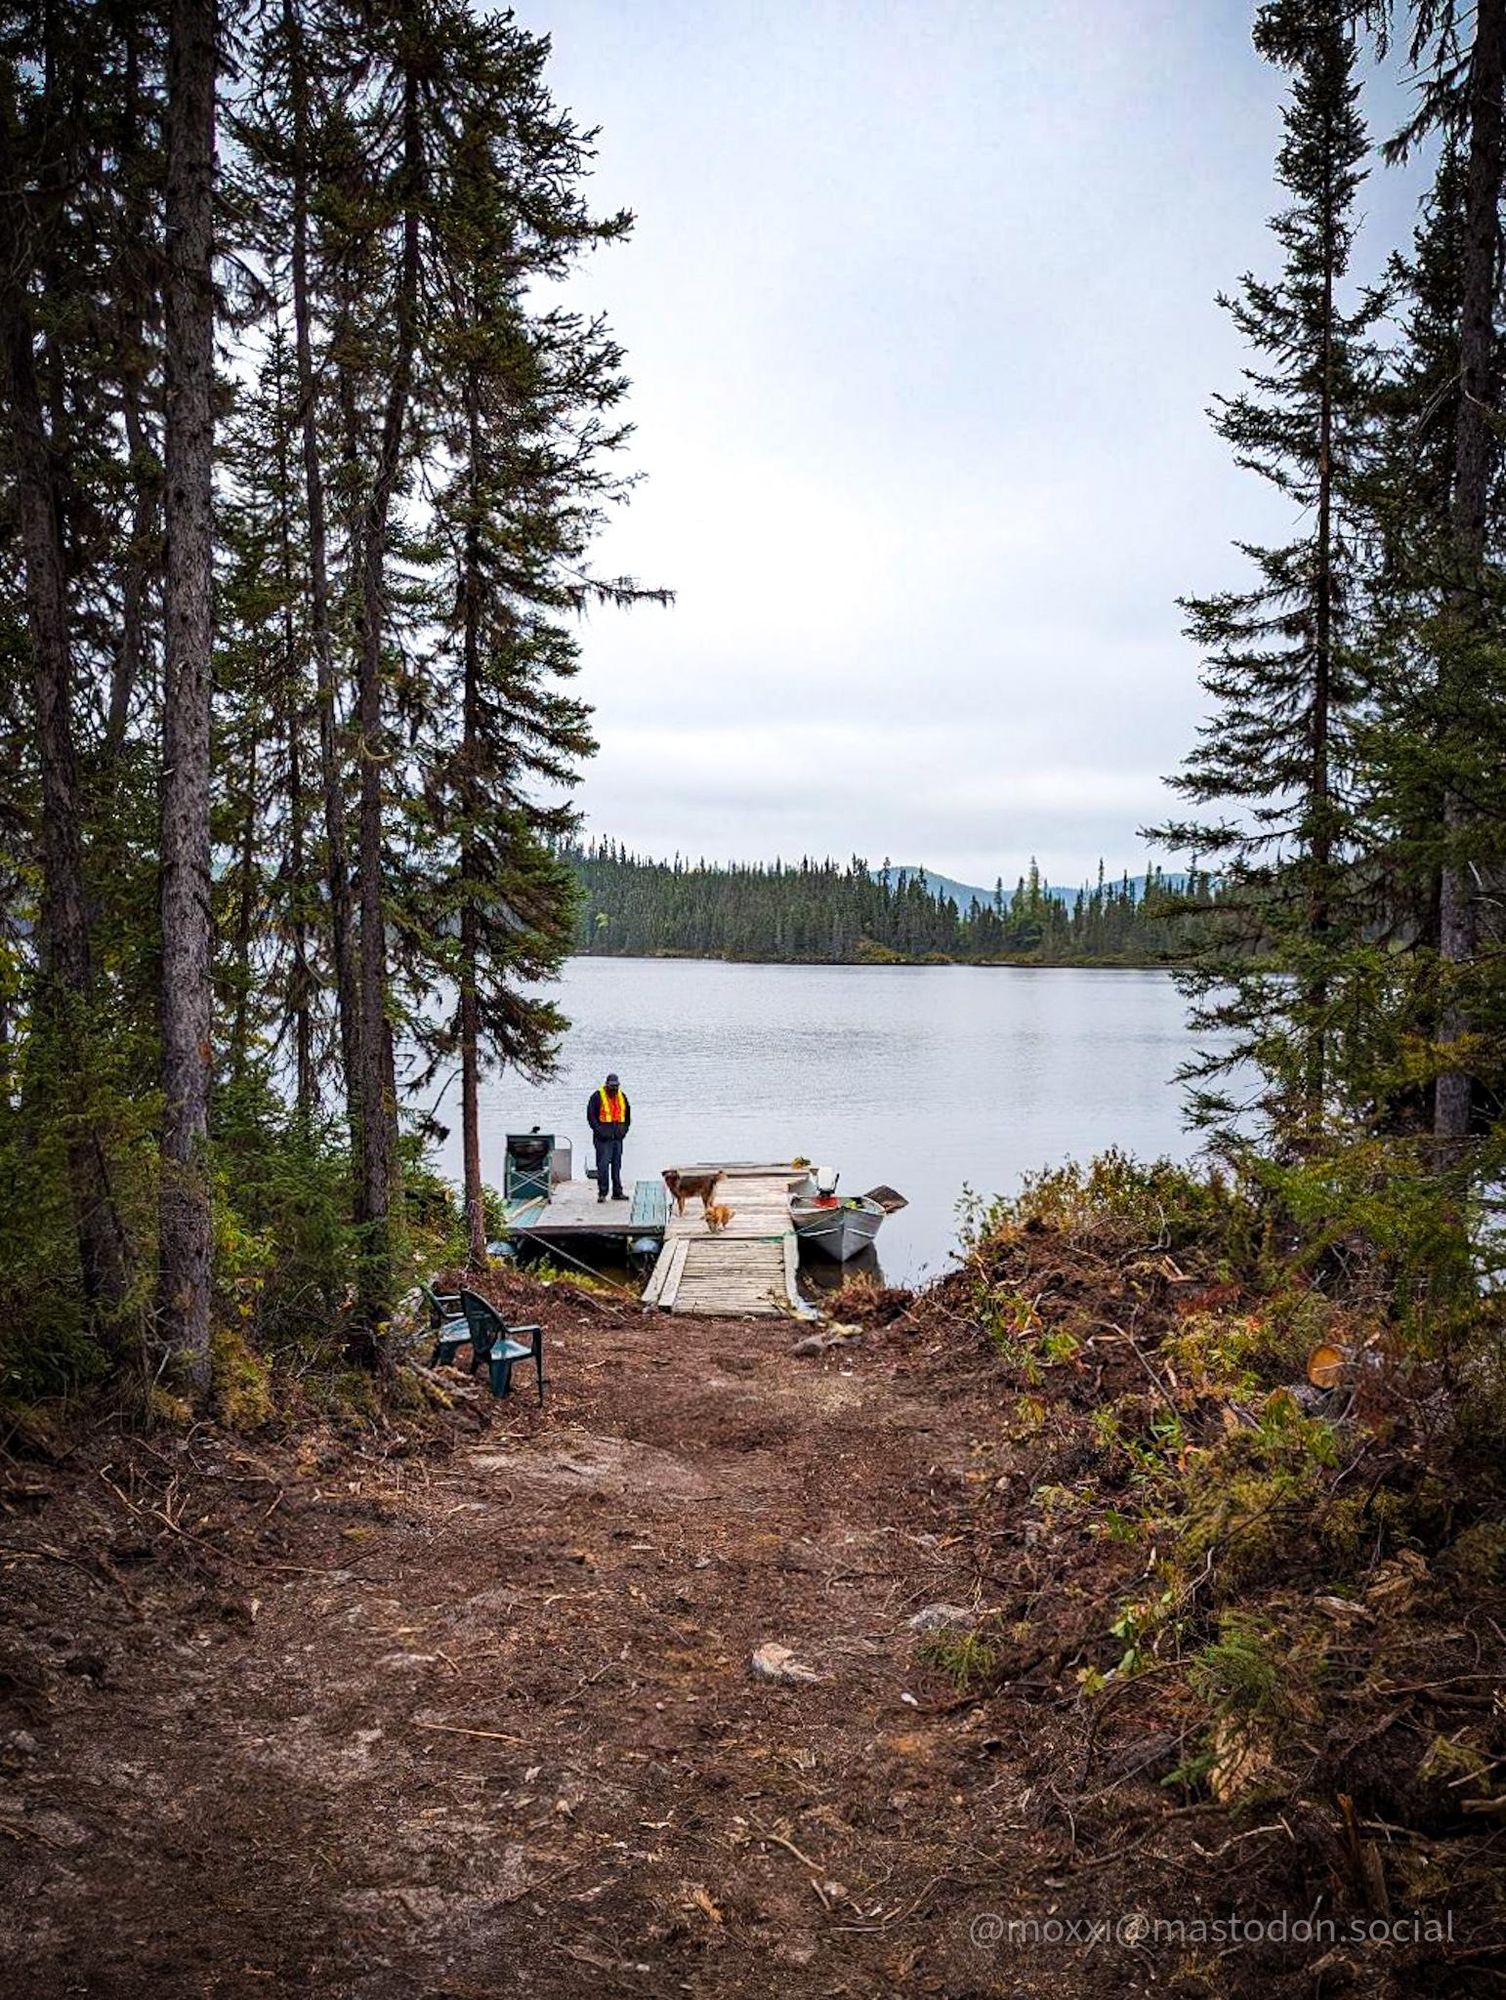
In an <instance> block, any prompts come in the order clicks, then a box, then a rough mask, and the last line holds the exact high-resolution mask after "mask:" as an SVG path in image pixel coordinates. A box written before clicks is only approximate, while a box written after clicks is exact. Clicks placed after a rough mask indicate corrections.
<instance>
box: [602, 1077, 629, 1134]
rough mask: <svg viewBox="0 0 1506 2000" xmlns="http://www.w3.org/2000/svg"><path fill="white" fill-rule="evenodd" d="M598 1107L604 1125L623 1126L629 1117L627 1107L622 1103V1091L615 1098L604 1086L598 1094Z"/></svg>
mask: <svg viewBox="0 0 1506 2000" xmlns="http://www.w3.org/2000/svg"><path fill="white" fill-rule="evenodd" d="M596 1106H597V1112H598V1115H599V1116H600V1118H601V1122H602V1124H603V1125H621V1124H622V1122H623V1121H624V1119H625V1118H626V1117H627V1106H626V1105H625V1104H624V1103H623V1101H622V1092H621V1091H620V1090H619V1091H618V1092H617V1094H616V1096H615V1097H614V1096H612V1094H611V1093H610V1092H609V1091H608V1090H607V1089H606V1088H605V1086H603V1088H602V1089H600V1090H598V1091H597V1093H596Z"/></svg>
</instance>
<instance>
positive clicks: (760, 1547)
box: [0, 1312, 1073, 2000]
mask: <svg viewBox="0 0 1506 2000" xmlns="http://www.w3.org/2000/svg"><path fill="white" fill-rule="evenodd" d="M791 1340H792V1334H791V1331H790V1329H789V1328H788V1327H787V1326H785V1325H783V1324H780V1323H774V1324H771V1323H767V1322H762V1323H760V1322H754V1321H748V1322H740V1323H715V1322H696V1321H678V1320H677V1321H674V1322H673V1323H671V1322H669V1321H666V1320H662V1319H645V1318H643V1317H642V1316H641V1315H638V1314H631V1315H629V1314H617V1313H615V1312H593V1313H591V1314H586V1313H584V1312H581V1313H579V1315H578V1316H577V1317H576V1318H574V1319H573V1320H572V1323H571V1324H570V1325H569V1327H568V1329H567V1330H566V1331H564V1332H562V1333H558V1334H556V1335H555V1337H554V1339H553V1341H552V1344H551V1354H550V1359H551V1363H552V1368H553V1379H552V1382H551V1394H550V1399H549V1403H548V1407H547V1410H546V1411H545V1412H544V1413H538V1412H537V1411H536V1409H535V1408H534V1406H533V1404H532V1395H531V1384H530V1383H526V1382H525V1381H524V1378H523V1376H522V1373H521V1372H520V1375H519V1378H518V1382H519V1388H518V1393H516V1394H515V1395H514V1397H513V1399H512V1401H511V1402H510V1403H508V1404H502V1405H499V1406H496V1409H495V1411H494V1410H493V1409H492V1407H491V1406H490V1402H489V1399H487V1400H486V1401H485V1402H479V1401H478V1403H477V1404H476V1405H475V1406H474V1411H472V1409H470V1408H466V1409H462V1410H461V1411H458V1412H457V1413H456V1415H455V1417H454V1419H453V1420H451V1421H450V1423H449V1424H448V1425H447V1427H446V1431H445V1434H444V1435H443V1436H442V1437H441V1438H440V1439H439V1440H437V1441H436V1440H434V1439H432V1438H427V1439H424V1440H418V1439H415V1440H414V1441H413V1443H412V1446H411V1449H406V1450H405V1444H404V1441H403V1440H401V1439H398V1440H396V1441H395V1440H394V1439H393V1438H392V1437H391V1436H389V1437H387V1438H386V1439H385V1440H379V1439H377V1438H373V1439H372V1440H371V1441H369V1442H368V1443H366V1444H365V1445H364V1446H363V1445H360V1444H352V1443H349V1442H337V1441H335V1440H333V1439H332V1438H330V1437H328V1436H325V1437H324V1438H323V1439H321V1440H319V1441H317V1442H314V1443H309V1442H307V1441H305V1444H304V1447H303V1449H302V1451H301V1453H295V1452H293V1451H291V1450H290V1448H288V1447H266V1448H262V1447H259V1446H257V1445H254V1444H246V1443H243V1442H240V1441H236V1440H233V1439H227V1438H224V1437H219V1436H216V1435H214V1434H212V1433H208V1432H200V1433H197V1434H196V1435H195V1436H193V1437H191V1438H190V1439H189V1440H187V1441H186V1443H177V1442H168V1443H166V1444H163V1443H161V1442H158V1443H157V1444H155V1445H153V1446H152V1447H151V1448H150V1450H148V1449H147V1448H146V1447H144V1446H132V1445H130V1444H128V1443H126V1442H124V1441H122V1440H121V1439H120V1438H118V1437H111V1436H108V1435H107V1436H104V1437H101V1438H96V1439H95V1440H94V1441H93V1443H92V1444H91V1445H90V1446H88V1447H87V1449H86V1450H85V1451H84V1453H83V1454H82V1458H83V1460H84V1461H85V1462H83V1463H80V1455H77V1454H76V1455H75V1458H74V1460H73V1461H72V1462H71V1463H70V1464H69V1466H68V1468H67V1471H66V1478H64V1477H62V1476H60V1475H58V1474H56V1473H51V1474H48V1475H46V1476H44V1477H42V1478H40V1479H38V1478H32V1479H30V1480H29V1481H28V1480H24V1479H23V1480H20V1481H18V1482H17V1483H16V1484H15V1485H14V1486H13V1488H12V1490H11V1495H10V1504H9V1508H8V1515H7V1518H6V1519H5V1520H4V1521H0V1537H3V1541H4V1545H5V1546H4V1549H3V1551H0V1564H3V1565H4V1568H3V1575H4V1579H5V1590H6V1597H7V1602H8V1610H7V1615H6V1627H7V1631H6V1636H5V1646H4V1652H3V1655H0V1665H3V1673H4V1681H3V1685H4V1690H5V1696H6V1707H7V1709H8V1710H9V1711H10V1713H9V1715H8V1717H7V1726H8V1727H9V1728H10V1729H11V1730H12V1731H15V1732H18V1733H14V1734H12V1735H10V1736H9V1737H8V1739H7V1742H6V1745H5V1748H4V1750H3V1751H0V1756H3V1761H4V1775H3V1778H0V1834H3V1835H4V1836H5V1838H4V1842H3V1846H4V1848H5V1850H6V1851H5V1852H4V1853H3V1855H0V1865H3V1867H4V1870H5V1874H6V1876H8V1878H9V1880H8V1885H7V1886H8V1895H7V1897H6V1912H7V1913H6V1915H5V1916H4V1918H3V1928H0V1957H3V1958H4V1960H5V1961H7V1962H8V1963H9V1965H10V1968H11V1973H10V1978H11V1981H12V1983H11V1985H10V1987H9V1989H8V1990H9V1991H12V1992H15V1993H18V1994H21V1993H24V1994H26V1995H29V1996H35V2000H43V1996H52V1995H64V1994H89V1995H91V1996H93V1995H99V1996H106V1995H109V1996H113V1995H121V1996H124V1995H137V1994H154V1995H162V1996H166V1995H173V1994H200V1993H204V1994H209V1993H214V1994H237V1995H238V1994H277V1993H305V1992H319V1993H321V1994H326V1995H352V1996H355V1995H360V1996H363V2000H365V1996H370V2000H377V1996H388V1995H409V1994H420V1993H421V1994H432V1995H436V1996H437V1995H454V1996H462V1995H482V1994H486V1995H494V1994H497V1993H499V1992H506V1993H518V1992H530V1993H538V1994H541V1995H552V1994H580V1993H586V1992H591V1993H611V1994H616V1993H632V1994H656V1995H657V1994H663V1993H674V1992H683V1993H690V1994H712V1993H714V1994H742V1993H749V1994H752V1993H757V1994H760V1995H769V1994H785V1993H789V1994H796V1993H801V1994H803V1993H811V1992H821V1993H834V1994H835V1993H851V1994H869V1993H873V1992H876V1991H884V1990H888V1989H889V1988H891V1987H897V1986H900V1985H905V1986H910V1985H912V1984H913V1987H914V1990H917V1991H935V1992H943V1991H944V1992H947V1993H954V1994H960V1993H967V1992H984V1991H1008V1990H1011V1989H1012V1985H1013V1982H1012V1981H1009V1982H1005V1983H1003V1984H996V1983H995V1974H996V1971H997V1968H996V1967H995V1965H994V1963H993V1961H992V1959H991V1958H990V1957H989V1956H988V1955H987V1954H980V1952H979V1951H977V1950H976V1949H975V1948H974V1947H973V1946H972V1945H971V1943H970V1942H969V1938H968V1919H969V1917H970V1916H971V1915H973V1914H975V1913H976V1912H978V1911H980V1910H986V1909H990V1908H992V1907H994V1906H995V1905H996V1904H998V1902H999V1900H1000V1899H1001V1898H1006V1899H1007V1902H1008V1905H1009V1906H1010V1907H1011V1908H1012V1907H1014V1906H1015V1904H1016V1903H1017V1902H1018V1901H1019V1900H1020V1897H1021V1893H1022V1890H1023V1888H1024V1886H1025V1885H1024V1883H1023V1882H1022V1878H1021V1869H1022V1865H1023V1866H1028V1865H1029V1859H1030V1858H1029V1856H1028V1855H1025V1854H1022V1851H1021V1847H1020V1843H1019V1840H1018V1838H1017V1837H1016V1838H1013V1839H1012V1838H1011V1834H1010V1825H1011V1820H1012V1819H1013V1818H1016V1817H1017V1811H1016V1809H1017V1807H1018V1795H1017V1794H1018V1788H1017V1787H1015V1786H1014V1785H1012V1784H1011V1782H1010V1778H1009V1772H1008V1768H1007V1765H1000V1764H999V1761H998V1757H999V1751H1000V1747H1001V1746H1000V1745H999V1744H998V1742H997V1741H995V1740H992V1739H990V1738H989V1736H988V1731H987V1729H986V1727H985V1726H984V1724H983V1723H982V1722H981V1721H980V1719H979V1717H978V1715H977V1714H976V1713H975V1712H974V1710H973V1709H972V1708H971V1706H970V1705H968V1704H962V1705H961V1706H959V1705H958V1704H957V1703H956V1701H955V1699H954V1697H953V1692H952V1689H951V1686H950V1684H949V1683H947V1682H946V1681H945V1680H941V1681H939V1682H938V1678H937V1676H936V1675H935V1674H934V1673H930V1672H927V1671H926V1670H924V1669H923V1668H921V1669H917V1666H916V1663H915V1661H914V1652H915V1646H916V1643H917V1642H916V1637H915V1635H914V1634H913V1633H912V1632H911V1631H909V1629H908V1628H907V1625H906V1619H907V1617H908V1615H909V1614H911V1613H912V1612H913V1611H914V1610H915V1609H916V1608H917V1607H918V1606H921V1605H923V1604H926V1603H928V1602H931V1601H933V1600H937V1599H943V1598H949V1599H954V1600H956V1599H961V1600H962V1601H963V1602H971V1601H973V1600H974V1599H975V1598H976V1596H977V1590H976V1580H975V1577H974V1575H973V1573H972V1568H971V1562H970V1560H969V1559H968V1558H967V1556H966V1554H965V1551H963V1550H961V1549H956V1550H954V1549H952V1548H950V1547H949V1546H948V1544H947V1541H946V1539H945V1538H944V1537H943V1536H942V1535H940V1534H939V1533H938V1522H937V1515H936V1511H935V1507H934V1504H933V1501H932V1489H933V1486H934V1485H935V1483H936V1481H937V1480H938V1479H939V1480H940V1481H941V1483H942V1484H943V1485H945V1484H946V1483H947V1482H948V1481H958V1480H963V1479H965V1478H966V1476H967V1472H968V1469H969V1468H968V1441H967V1439H966V1438H965V1437H963V1436H959V1435H958V1433H957V1430H956V1425H955V1421H954V1420H953V1419H952V1418H951V1417H950V1416H949V1415H948V1414H947V1413H945V1412H943V1411H942V1410H940V1409H938V1407H937V1406H936V1405H935V1403H934V1402H933V1401H931V1400H929V1399H927V1398H925V1397H923V1396H921V1395H920V1394H918V1393H909V1392H907V1390H906V1389H905V1387H904V1386H903V1385H902V1384H901V1383H899V1382H897V1381H896V1377H895V1372H894V1368H893V1366H892V1364H886V1362H885V1361H884V1360H882V1359H880V1358H877V1357H875V1356H873V1355H872V1354H868V1355H864V1354H862V1353H861V1352H859V1354H858V1355H857V1356H856V1357H844V1356H838V1357H822V1358H820V1359H817V1360H815V1361H811V1360H803V1361H791V1360H790V1359H789V1348H790V1345H791ZM482 1423H484V1424H485V1425H486V1428H485V1429H484V1431H483V1430H482V1429H481V1428H480V1425H481V1424H482ZM767 1641H773V1642H776V1643H779V1644H782V1645H785V1646H788V1647H789V1648H791V1649H792V1651H793V1653H794V1654H795V1655H796V1657H797V1658H798V1659H799V1660H800V1661H802V1662H806V1663H808V1664H809V1665H810V1666H811V1667H812V1668H813V1669H814V1670H815V1671H816V1672H817V1673H818V1674H819V1675H820V1679H819V1680H817V1681H815V1682H812V1683H809V1684H806V1685H802V1686H799V1687H780V1686H770V1685H764V1684H760V1683H758V1682H756V1681H755V1680H754V1679H753V1678H752V1676H751V1674H750V1671H749V1659H750V1655H751V1653H752V1652H753V1650H754V1648H755V1647H757V1646H759V1645H761V1644H763V1643H764V1642H767ZM1047 1900H1049V1894H1048V1897H1047ZM1020 1990H1025V1989H1023V1988H1021V1989H1020ZM1030 1990H1034V1991H1041V1990H1046V1989H1045V1988H1043V1987H1042V1985H1041V1984H1040V1983H1039V1980H1037V1981H1035V1982H1033V1983H1032V1985H1031V1987H1030ZM1061 1990H1063V1991H1069V1990H1073V1988H1072V1983H1071V1982H1070V1981H1067V1982H1066V1983H1065V1984H1064V1985H1063V1987H1062V1989H1061Z"/></svg>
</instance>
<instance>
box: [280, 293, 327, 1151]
mask: <svg viewBox="0 0 1506 2000" xmlns="http://www.w3.org/2000/svg"><path fill="white" fill-rule="evenodd" d="M286 355H287V347H286V343H285V339H284V335H283V326H282V312H281V308H280V307H279V309H278V315H277V328H276V343H275V348H274V357H275V363H276V369H277V375H276V382H277V544H278V564H279V571H280V574H281V579H282V676H281V682H282V698H281V701H280V703H279V710H280V714H279V720H280V722H281V726H282V737H283V743H284V746H285V748H286V752H287V767H286V768H287V785H288V855H287V873H288V882H289V885H290V891H291V913H290V916H291V921H290V924H289V930H290V932H291V935H292V947H293V968H292V972H291V973H290V975H289V978H288V993H287V1012H288V1014H290V1015H291V1016H292V1022H293V1060H294V1069H293V1076H294V1084H293V1101H294V1103H295V1104H296V1106H297V1108H298V1113H299V1116H300V1117H301V1118H304V1119H307V1118H309V1117H311V1116H312V1114H313V1109H314V1103H315V1100H316V1098H317V1096H318V1083H317V1080H316V1078H315V1076H314V1015H313V996H314V980H313V974H312V973H311V971H310V969H309V935H308V930H309V927H308V902H307V897H308V856H307V845H308V840H307V819H308V808H307V801H306V800H305V797H304V789H303V731H304V704H303V701H302V700H301V698H300V697H301V696H302V693H303V687H304V682H303V674H302V671H301V669H300V664H299V659H298V639H297V625H296V621H295V618H294V612H293V593H294V566H293V518H292V491H293V467H292V460H291V454H290V452H289V439H288V427H287V424H286V422H285V418H286V414H287V408H288V402H287V378H286V372H285V362H286Z"/></svg>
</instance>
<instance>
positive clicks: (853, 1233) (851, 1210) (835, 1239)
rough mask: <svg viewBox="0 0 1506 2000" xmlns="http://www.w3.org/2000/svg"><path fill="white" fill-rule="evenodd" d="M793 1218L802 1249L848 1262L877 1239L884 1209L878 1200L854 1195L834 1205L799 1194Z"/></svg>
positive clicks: (793, 1208)
mask: <svg viewBox="0 0 1506 2000" xmlns="http://www.w3.org/2000/svg"><path fill="white" fill-rule="evenodd" d="M790 1220H791V1221H792V1222H793V1223H794V1225H795V1235H796V1237H797V1238H798V1239H799V1243H800V1247H801V1249H802V1250H805V1249H809V1250H813V1251H815V1252H816V1253H817V1254H818V1255H819V1256H822V1257H830V1258H831V1259H833V1261H834V1262H836V1263H838V1264H845V1263H846V1262H847V1260H848V1259H849V1258H850V1257H856V1256H857V1254H858V1252H859V1251H860V1250H866V1249H867V1248H868V1246H869V1245H870V1244H871V1243H872V1242H873V1239H874V1238H875V1237H876V1236H877V1235H878V1233H879V1226H880V1224H881V1223H882V1222H883V1220H884V1211H883V1210H882V1209H881V1208H880V1207H879V1205H878V1203H877V1202H876V1201H867V1200H863V1199H861V1198H859V1199H857V1200H854V1199H853V1198H852V1197H851V1196H849V1197H848V1198H847V1200H845V1201H839V1202H836V1203H833V1204H831V1205H826V1204H823V1203H821V1202H818V1201H813V1200H810V1199H808V1198H805V1197H802V1196H796V1198H795V1199H794V1200H793V1201H791V1203H790Z"/></svg>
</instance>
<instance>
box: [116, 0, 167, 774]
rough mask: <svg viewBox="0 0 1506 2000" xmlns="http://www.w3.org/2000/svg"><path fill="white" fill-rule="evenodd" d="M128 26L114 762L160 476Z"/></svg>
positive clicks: (140, 639)
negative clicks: (152, 418)
mask: <svg viewBox="0 0 1506 2000" xmlns="http://www.w3.org/2000/svg"><path fill="white" fill-rule="evenodd" d="M124 30H125V77H124V82H123V89H124V96H125V108H124V117H123V123H122V128H121V138H120V155H121V175H122V182H123V186H124V231H123V235H122V244H123V254H122V255H121V256H120V257H119V258H118V259H117V260H116V266H115V279H114V282H115V288H116V299H115V305H116V324H117V338H118V340H119V343H120V354H119V361H120V416H121V423H122V425H123V427H124V430H125V440H126V450H127V452H128V453H129V456H130V472H131V487H132V493H133V498H132V501H131V530H130V535H129V537H128V539H127V541H126V546H125V553H124V570H123V575H122V580H121V598H120V639H119V644H118V645H117V647H116V651H115V659H114V663H113V666H112V669H111V673H110V705H109V709H108V712H107V715H106V720H105V755H106V758H107V760H108V761H109V762H110V763H111V764H115V763H116V762H117V760H118V759H119V757H120V755H121V752H122V751H123V750H124V748H125V740H126V729H127V726H128V724H129V721H130V712H131V698H132V696H133V695H134V694H135V691H136V688H137V686H138V685H139V684H140V681H141V676H142V671H143V668H144V665H145V661H146V614H147V602H148V597H149V594H150V584H151V578H152V576H153V574H154V572H155V570H156V566H157V565H156V550H155V548H154V546H153V545H154V541H155V533H156V524H157V479H156V474H155V471H154V470H153V468H152V449H151V439H150V437H149V436H148V434H147V428H146V419H145V414H144V411H143V406H142V405H143V399H142V381H143V375H144V371H145V347H146V332H145V324H144V322H145V312H144V310H143V305H142V295H143V282H142V281H141V279H140V276H139V273H138V271H137V269H136V264H135V261H134V260H139V259H140V257H141V255H142V245H143V244H144V243H145V241H146V203H145V200H144V199H143V187H144V178H145V177H144V173H143V163H142V161H141V159H140V157H139V155H140V150H141V145H142V125H143V122H144V119H143V106H142V92H141V34H140V22H139V20H138V18H137V16H136V15H135V13H134V12H133V11H132V10H131V9H129V8H128V9H127V10H126V13H125V20H124Z"/></svg>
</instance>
